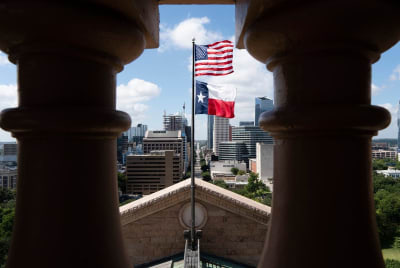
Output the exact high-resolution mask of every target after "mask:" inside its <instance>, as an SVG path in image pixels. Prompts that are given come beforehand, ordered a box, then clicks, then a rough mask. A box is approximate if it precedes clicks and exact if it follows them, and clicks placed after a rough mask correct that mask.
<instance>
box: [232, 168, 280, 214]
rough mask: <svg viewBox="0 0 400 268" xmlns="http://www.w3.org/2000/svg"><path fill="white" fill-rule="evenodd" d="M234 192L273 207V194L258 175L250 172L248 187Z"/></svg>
mask: <svg viewBox="0 0 400 268" xmlns="http://www.w3.org/2000/svg"><path fill="white" fill-rule="evenodd" d="M234 192H235V193H237V194H240V195H243V196H245V197H247V198H250V199H253V200H255V201H257V202H260V203H262V204H265V205H268V206H270V205H271V200H272V193H271V191H270V189H269V188H268V187H267V186H266V185H265V183H264V182H262V181H261V180H260V179H258V174H257V173H253V172H250V176H249V180H248V183H247V185H246V186H245V187H244V188H243V189H237V190H234Z"/></svg>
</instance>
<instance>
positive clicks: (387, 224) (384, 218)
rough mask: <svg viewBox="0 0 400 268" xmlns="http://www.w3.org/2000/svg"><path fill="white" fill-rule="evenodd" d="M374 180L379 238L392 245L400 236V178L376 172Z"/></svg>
mask: <svg viewBox="0 0 400 268" xmlns="http://www.w3.org/2000/svg"><path fill="white" fill-rule="evenodd" d="M373 180H374V201H375V209H376V221H377V224H378V232H379V238H380V240H381V244H382V246H384V247H390V246H393V245H394V244H395V241H396V238H398V237H400V179H394V178H392V177H385V176H384V175H381V174H376V173H374V175H373Z"/></svg>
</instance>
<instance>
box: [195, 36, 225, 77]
mask: <svg viewBox="0 0 400 268" xmlns="http://www.w3.org/2000/svg"><path fill="white" fill-rule="evenodd" d="M205 47H207V56H206V57H205V58H204V59H202V58H199V57H196V60H195V65H194V73H195V76H200V75H212V76H218V75H227V74H230V73H233V66H232V60H233V43H232V42H231V41H228V40H224V41H220V42H215V43H213V44H210V45H207V46H205Z"/></svg>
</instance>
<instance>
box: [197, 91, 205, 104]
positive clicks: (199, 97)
mask: <svg viewBox="0 0 400 268" xmlns="http://www.w3.org/2000/svg"><path fill="white" fill-rule="evenodd" d="M205 97H206V96H203V94H201V92H200V95H197V98H198V99H199V101H198V102H204V98H205Z"/></svg>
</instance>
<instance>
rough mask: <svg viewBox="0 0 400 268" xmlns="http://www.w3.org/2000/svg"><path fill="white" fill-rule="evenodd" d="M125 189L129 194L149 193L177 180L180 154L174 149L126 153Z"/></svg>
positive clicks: (179, 176)
mask: <svg viewBox="0 0 400 268" xmlns="http://www.w3.org/2000/svg"><path fill="white" fill-rule="evenodd" d="M126 177H127V183H126V190H127V193H129V194H151V193H154V192H156V191H159V190H161V189H164V188H165V187H168V186H171V185H172V184H174V183H177V182H179V180H180V179H181V177H182V176H181V174H180V156H179V155H178V154H175V151H174V150H164V151H151V152H150V153H149V154H146V155H128V156H127V160H126Z"/></svg>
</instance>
